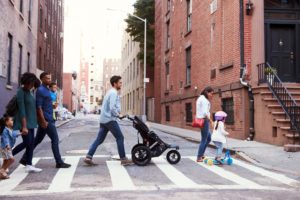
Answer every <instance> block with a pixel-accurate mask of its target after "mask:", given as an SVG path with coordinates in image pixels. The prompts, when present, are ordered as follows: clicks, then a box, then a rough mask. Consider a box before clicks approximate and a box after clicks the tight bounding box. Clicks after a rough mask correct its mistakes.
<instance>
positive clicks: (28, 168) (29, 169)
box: [25, 165, 43, 173]
mask: <svg viewBox="0 0 300 200" xmlns="http://www.w3.org/2000/svg"><path fill="white" fill-rule="evenodd" d="M25 171H26V172H27V173H31V172H33V173H38V172H41V171H43V170H42V169H40V168H37V167H34V166H32V165H26V169H25Z"/></svg>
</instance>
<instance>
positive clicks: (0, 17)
mask: <svg viewBox="0 0 300 200" xmlns="http://www.w3.org/2000/svg"><path fill="white" fill-rule="evenodd" d="M37 19H38V2H37V1H32V0H31V1H30V0H28V1H16V0H1V1H0V27H1V28H0V52H1V53H0V94H1V95H0V102H1V103H0V116H2V115H3V114H4V112H5V106H6V104H7V102H8V101H9V100H10V99H11V97H12V96H13V95H15V93H16V90H17V88H18V86H19V80H20V76H21V75H22V74H23V73H24V72H33V73H36V62H35V61H36V49H37V48H36V45H37V39H36V38H37V25H38V23H37Z"/></svg>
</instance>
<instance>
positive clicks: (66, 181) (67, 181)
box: [0, 155, 299, 196]
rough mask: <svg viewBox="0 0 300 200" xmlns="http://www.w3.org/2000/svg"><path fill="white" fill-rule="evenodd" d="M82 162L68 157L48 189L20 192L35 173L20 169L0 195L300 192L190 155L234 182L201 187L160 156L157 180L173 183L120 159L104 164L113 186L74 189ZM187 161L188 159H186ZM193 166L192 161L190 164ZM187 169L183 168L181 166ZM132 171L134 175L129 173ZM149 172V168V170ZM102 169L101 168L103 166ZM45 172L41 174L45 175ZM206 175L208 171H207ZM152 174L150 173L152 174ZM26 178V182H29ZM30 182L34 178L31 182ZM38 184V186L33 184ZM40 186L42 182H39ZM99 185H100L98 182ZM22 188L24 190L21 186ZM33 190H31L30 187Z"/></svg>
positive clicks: (281, 180) (1, 185)
mask: <svg viewBox="0 0 300 200" xmlns="http://www.w3.org/2000/svg"><path fill="white" fill-rule="evenodd" d="M95 157H97V158H99V159H103V160H106V158H109V157H110V156H106V155H98V156H95ZM45 159H51V158H50V157H47V158H35V159H34V160H33V164H36V163H38V162H40V161H41V162H42V161H43V160H45ZM80 159H82V157H80V156H66V157H65V162H67V163H70V164H71V165H72V167H71V168H68V169H59V170H57V172H56V173H55V175H54V177H53V179H51V183H50V185H49V186H47V187H48V188H47V189H40V190H37V189H34V190H30V189H28V188H27V189H25V190H24V189H21V190H20V189H16V188H17V187H18V185H20V184H21V183H22V182H23V183H22V184H26V183H25V181H26V180H27V179H26V177H27V176H31V174H28V173H25V168H24V167H23V166H19V167H17V168H16V170H14V171H13V173H12V174H11V179H9V180H5V181H0V191H1V192H0V196H4V195H7V196H21V195H26V194H50V193H62V192H76V191H86V192H88V191H91V192H92V191H97V192H110V191H135V190H138V191H156V190H158V189H159V190H177V189H206V190H241V189H247V190H289V189H299V182H298V181H297V180H294V179H291V178H288V177H287V176H285V175H281V174H278V173H274V172H271V171H268V170H265V169H262V168H259V167H256V166H253V165H250V164H247V163H245V162H242V161H238V160H235V161H234V163H235V165H236V167H240V168H244V169H247V170H249V171H251V172H254V173H255V174H257V176H261V177H265V178H269V179H272V180H273V181H277V182H278V184H284V185H285V187H282V186H281V185H280V186H277V185H276V186H274V185H264V184H261V183H257V182H256V181H255V180H253V179H252V180H249V178H248V179H247V178H245V177H242V175H241V174H239V175H238V174H237V173H235V171H234V172H232V171H229V170H228V169H226V168H222V167H218V166H208V165H206V164H204V163H197V162H195V158H194V157H190V156H186V157H183V160H182V161H181V162H186V161H187V160H190V159H191V160H193V163H197V164H195V167H197V169H195V171H196V172H197V171H198V170H201V169H203V170H207V171H208V172H212V174H214V175H216V176H217V177H220V178H221V179H224V180H225V179H226V180H229V181H230V183H228V182H227V183H225V184H223V185H221V184H213V183H210V182H209V180H208V181H207V180H206V182H205V184H198V183H197V182H196V181H195V180H193V179H194V178H193V177H191V176H188V174H186V173H187V171H185V172H182V171H181V169H182V168H180V167H179V168H178V167H175V166H174V165H170V164H169V163H168V162H167V161H166V160H165V158H163V157H158V158H153V159H152V163H154V165H153V164H152V167H151V169H156V170H158V171H160V174H161V173H162V174H161V175H160V177H157V179H158V182H159V180H160V179H161V178H163V177H161V176H162V175H163V176H165V177H164V178H165V179H166V180H168V181H169V183H157V184H153V185H151V184H152V183H151V184H150V185H149V184H146V182H145V181H143V177H142V175H141V174H136V175H135V174H134V175H133V174H132V171H135V170H133V169H134V168H139V167H138V166H132V167H133V168H127V167H124V166H122V165H121V164H120V161H116V160H107V161H105V162H104V163H103V165H101V167H102V169H103V167H106V168H107V169H108V173H107V177H110V178H109V179H108V180H110V181H111V186H107V184H106V186H105V187H101V186H99V185H97V186H94V187H93V186H91V185H87V186H86V187H84V186H85V185H84V186H80V187H72V181H73V180H74V177H77V176H80V173H84V172H82V171H84V170H85V169H84V168H83V165H81V164H80ZM184 159H185V160H184ZM190 163H192V162H190ZM181 167H183V165H181ZM77 169H80V170H79V171H81V172H80V173H79V172H78V173H79V174H78V173H76V170H77ZM130 169H131V170H132V171H131V173H129V171H128V170H130ZM144 169H145V173H148V174H149V173H151V175H153V176H155V174H156V173H155V171H147V168H146V167H145V168H144ZM148 169H149V168H148ZM99 170H100V167H99ZM45 171H46V170H44V171H43V172H42V173H45ZM42 173H41V175H42ZM205 173H206V172H205ZM149 175H150V174H149ZM90 178H91V179H101V176H99V175H98V176H97V173H95V174H91V177H90ZM25 179H26V180H25ZM136 179H139V180H141V179H142V182H143V183H144V185H143V184H136V183H135V180H136ZM29 180H30V179H29ZM29 184H34V183H32V182H31V183H29ZM37 184H38V183H37ZM98 184H99V183H98ZM21 188H22V187H21ZM29 188H30V187H29Z"/></svg>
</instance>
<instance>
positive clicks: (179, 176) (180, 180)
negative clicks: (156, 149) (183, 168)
mask: <svg viewBox="0 0 300 200" xmlns="http://www.w3.org/2000/svg"><path fill="white" fill-rule="evenodd" d="M152 160H153V161H154V163H155V165H156V166H157V167H158V168H159V169H160V170H161V171H162V172H163V173H164V174H165V175H166V176H167V177H168V178H169V179H170V180H171V181H172V182H173V183H174V184H175V185H176V186H178V187H180V188H199V187H205V186H206V187H207V188H210V187H209V185H205V186H204V185H202V186H201V185H198V184H197V183H195V182H194V181H192V180H191V179H189V178H188V177H186V176H185V175H184V174H183V173H181V172H180V171H178V170H177V169H176V168H175V167H173V166H172V165H170V164H169V163H168V162H167V161H166V160H165V159H163V158H162V157H159V158H152Z"/></svg>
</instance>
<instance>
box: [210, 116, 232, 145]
mask: <svg viewBox="0 0 300 200" xmlns="http://www.w3.org/2000/svg"><path fill="white" fill-rule="evenodd" d="M216 126H217V121H215V122H214V130H213V133H212V135H211V141H213V142H221V143H223V144H225V143H226V138H225V135H229V133H228V132H227V131H225V125H224V122H222V121H219V125H218V128H217V130H216Z"/></svg>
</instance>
